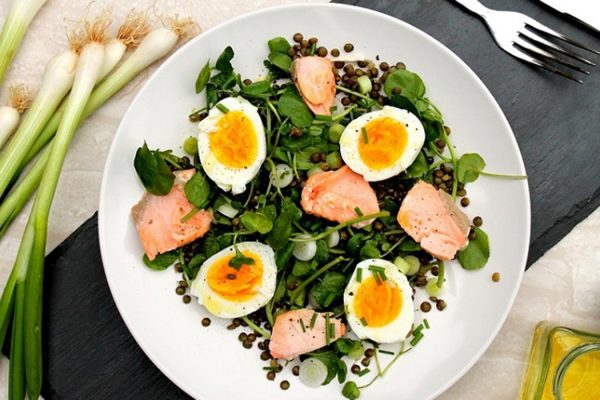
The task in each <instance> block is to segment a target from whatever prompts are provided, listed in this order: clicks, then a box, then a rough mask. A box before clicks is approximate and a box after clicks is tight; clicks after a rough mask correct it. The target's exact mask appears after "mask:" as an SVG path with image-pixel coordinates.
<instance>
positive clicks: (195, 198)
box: [184, 172, 210, 208]
mask: <svg viewBox="0 0 600 400" xmlns="http://www.w3.org/2000/svg"><path fill="white" fill-rule="evenodd" d="M184 192H185V197H187V199H188V200H189V202H190V203H192V204H193V205H195V206H196V207H198V208H205V207H206V206H207V205H208V202H209V199H210V183H209V182H208V179H206V177H205V176H204V175H203V174H202V173H200V172H196V173H195V174H194V176H192V178H191V179H190V180H189V181H187V182H186V184H185V187H184Z"/></svg>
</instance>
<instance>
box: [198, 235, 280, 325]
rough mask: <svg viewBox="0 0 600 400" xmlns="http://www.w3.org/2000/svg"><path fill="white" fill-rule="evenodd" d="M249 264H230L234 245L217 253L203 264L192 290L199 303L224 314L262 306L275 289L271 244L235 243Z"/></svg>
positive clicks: (231, 315) (235, 314)
mask: <svg viewBox="0 0 600 400" xmlns="http://www.w3.org/2000/svg"><path fill="white" fill-rule="evenodd" d="M236 247H237V249H238V251H239V253H241V254H242V255H243V257H245V258H247V259H250V260H252V261H251V262H248V264H242V265H236V267H234V266H232V265H230V261H231V260H232V259H233V258H234V257H236V251H235V248H234V247H233V246H230V247H227V248H226V249H223V250H221V251H220V252H218V253H216V254H214V255H213V256H212V257H210V258H209V259H208V260H206V261H205V262H204V263H203V264H202V266H201V267H200V271H199V272H198V276H197V277H196V279H195V280H194V282H193V283H192V288H191V294H192V295H194V296H196V297H197V298H198V303H200V304H202V305H204V307H205V308H206V309H207V310H208V311H209V312H210V313H211V314H214V315H216V316H217V317H221V318H236V317H242V316H244V315H248V314H250V313H252V312H254V311H256V310H258V309H259V308H261V307H263V306H264V305H265V304H267V302H268V301H269V300H270V299H271V298H272V297H273V294H274V293H275V279H276V276H277V266H276V265H275V254H274V253H273V249H271V247H269V246H267V245H265V244H262V243H259V242H243V243H238V244H237V245H236Z"/></svg>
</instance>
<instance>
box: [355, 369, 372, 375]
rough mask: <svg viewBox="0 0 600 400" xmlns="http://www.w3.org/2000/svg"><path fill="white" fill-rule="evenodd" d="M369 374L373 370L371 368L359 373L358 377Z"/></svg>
mask: <svg viewBox="0 0 600 400" xmlns="http://www.w3.org/2000/svg"><path fill="white" fill-rule="evenodd" d="M369 372H371V370H370V369H369V368H365V369H363V370H360V371H358V373H357V374H356V375H358V376H365V375H366V374H368V373H369Z"/></svg>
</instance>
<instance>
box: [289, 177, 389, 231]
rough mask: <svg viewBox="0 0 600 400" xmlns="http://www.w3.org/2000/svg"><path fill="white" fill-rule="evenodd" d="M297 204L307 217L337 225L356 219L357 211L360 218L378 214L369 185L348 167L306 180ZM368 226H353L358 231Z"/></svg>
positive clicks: (377, 205)
mask: <svg viewBox="0 0 600 400" xmlns="http://www.w3.org/2000/svg"><path fill="white" fill-rule="evenodd" d="M300 204H301V205H302V208H303V209H304V211H306V212H307V213H309V214H313V215H316V216H317V217H322V218H325V219H328V220H330V221H336V222H346V221H348V220H350V219H353V218H356V217H358V214H357V208H358V209H359V210H360V212H361V213H362V214H363V215H368V214H374V213H377V212H379V204H378V202H377V195H376V194H375V191H374V190H373V188H371V185H369V182H367V181H366V180H365V178H363V177H362V176H361V175H359V174H357V173H356V172H354V171H352V170H351V169H350V168H349V167H348V166H347V165H345V166H343V167H342V168H340V169H338V170H337V171H329V172H321V173H318V174H316V175H312V176H311V177H310V178H308V180H307V181H306V183H305V185H304V189H302V198H301V200H300ZM371 222H372V221H363V222H360V223H358V224H355V226H356V227H359V228H360V227H363V226H366V225H368V224H370V223H371Z"/></svg>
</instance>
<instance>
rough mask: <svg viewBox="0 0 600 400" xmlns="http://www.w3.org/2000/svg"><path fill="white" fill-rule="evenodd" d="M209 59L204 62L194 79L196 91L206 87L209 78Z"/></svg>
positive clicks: (198, 91)
mask: <svg viewBox="0 0 600 400" xmlns="http://www.w3.org/2000/svg"><path fill="white" fill-rule="evenodd" d="M210 69H211V68H210V60H209V61H208V62H207V63H206V65H205V66H204V67H203V68H202V70H200V73H199V74H198V78H197V79H196V93H200V92H201V91H203V90H204V88H205V87H206V84H207V83H208V81H209V80H210Z"/></svg>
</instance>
